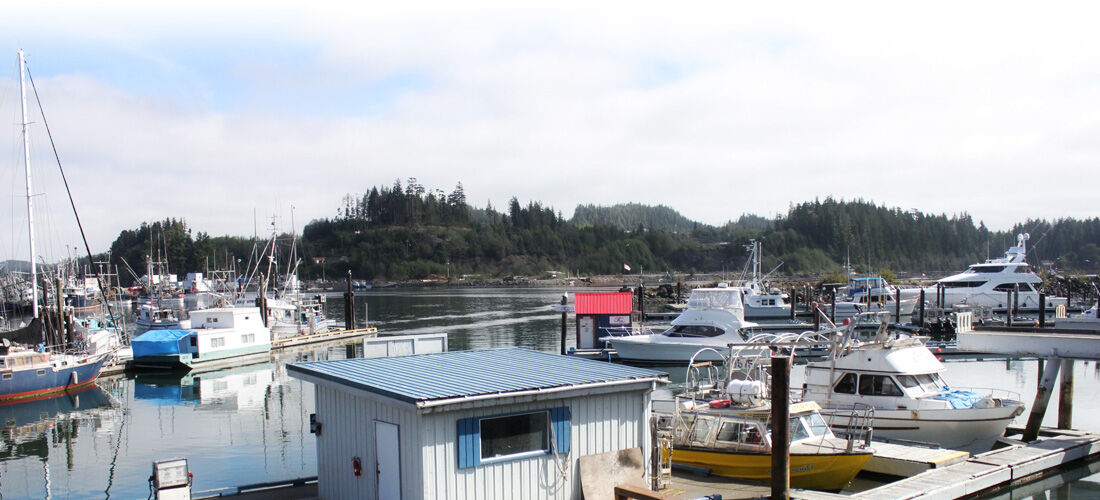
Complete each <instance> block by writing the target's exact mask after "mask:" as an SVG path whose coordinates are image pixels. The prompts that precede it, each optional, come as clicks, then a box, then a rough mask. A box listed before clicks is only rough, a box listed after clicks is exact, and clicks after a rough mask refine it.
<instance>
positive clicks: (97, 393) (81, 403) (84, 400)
mask: <svg viewBox="0 0 1100 500" xmlns="http://www.w3.org/2000/svg"><path fill="white" fill-rule="evenodd" d="M113 404H114V403H113V401H112V400H111V397H110V396H108V395H107V393H106V392H105V391H104V390H103V389H100V388H99V387H98V386H96V385H95V384H92V385H89V386H87V387H85V388H84V389H82V390H79V391H75V392H69V393H67V394H61V395H58V396H54V397H51V398H43V399H37V400H33V401H26V402H22V403H16V404H8V405H2V406H0V430H2V431H3V432H5V433H7V434H8V435H9V436H10V435H11V434H13V433H16V432H18V430H19V429H20V428H25V427H27V426H33V425H35V424H39V423H42V422H43V421H45V420H49V419H53V418H57V417H58V416H60V415H65V414H67V413H72V412H75V411H82V410H90V409H94V408H106V407H109V406H113Z"/></svg>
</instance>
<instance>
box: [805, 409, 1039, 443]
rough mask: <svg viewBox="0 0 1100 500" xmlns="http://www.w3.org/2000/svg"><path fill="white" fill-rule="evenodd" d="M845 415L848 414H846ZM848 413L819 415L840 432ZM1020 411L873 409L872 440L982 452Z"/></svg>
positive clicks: (999, 435)
mask: <svg viewBox="0 0 1100 500" xmlns="http://www.w3.org/2000/svg"><path fill="white" fill-rule="evenodd" d="M845 412H847V413H845ZM850 412H851V410H839V411H838V412H837V413H833V412H832V411H830V410H829V409H824V410H822V411H821V416H823V417H825V421H826V422H827V423H828V424H829V426H830V427H832V428H833V431H834V432H841V433H843V432H844V430H845V428H846V427H847V426H848V415H849V414H850ZM1022 412H1023V405H1022V404H1021V405H1012V406H1000V407H994V408H954V409H942V410H935V409H928V410H880V409H876V410H875V417H874V437H875V439H893V440H904V441H915V442H921V443H934V444H938V445H940V446H942V447H944V448H947V449H951V450H961V451H969V452H971V453H982V452H986V451H989V450H990V449H992V448H993V443H994V442H995V441H996V440H997V438H999V437H1002V436H1004V432H1005V427H1008V424H1010V423H1012V420H1013V419H1015V417H1016V416H1017V415H1019V414H1020V413H1022Z"/></svg>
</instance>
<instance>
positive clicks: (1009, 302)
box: [1005, 290, 1012, 326]
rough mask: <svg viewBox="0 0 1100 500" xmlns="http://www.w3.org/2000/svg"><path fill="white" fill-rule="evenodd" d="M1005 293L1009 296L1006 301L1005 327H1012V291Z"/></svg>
mask: <svg viewBox="0 0 1100 500" xmlns="http://www.w3.org/2000/svg"><path fill="white" fill-rule="evenodd" d="M1005 293H1006V294H1008V297H1007V298H1006V299H1005V326H1012V290H1009V291H1007V292H1005Z"/></svg>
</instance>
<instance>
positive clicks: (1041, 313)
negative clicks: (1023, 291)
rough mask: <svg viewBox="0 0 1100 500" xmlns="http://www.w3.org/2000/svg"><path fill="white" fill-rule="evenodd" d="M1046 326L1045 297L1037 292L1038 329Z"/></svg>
mask: <svg viewBox="0 0 1100 500" xmlns="http://www.w3.org/2000/svg"><path fill="white" fill-rule="evenodd" d="M1045 326H1047V295H1046V294H1045V293H1042V292H1039V328H1043V327H1045Z"/></svg>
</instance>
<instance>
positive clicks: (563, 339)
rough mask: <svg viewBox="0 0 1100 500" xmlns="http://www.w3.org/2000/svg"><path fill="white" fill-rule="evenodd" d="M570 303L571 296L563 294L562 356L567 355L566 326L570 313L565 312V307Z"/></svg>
mask: <svg viewBox="0 0 1100 500" xmlns="http://www.w3.org/2000/svg"><path fill="white" fill-rule="evenodd" d="M568 303H569V296H568V295H566V294H564V293H563V294H561V354H562V355H563V356H564V355H565V324H566V323H567V322H568V321H569V313H567V312H565V306H566V305H567V304H568Z"/></svg>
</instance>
